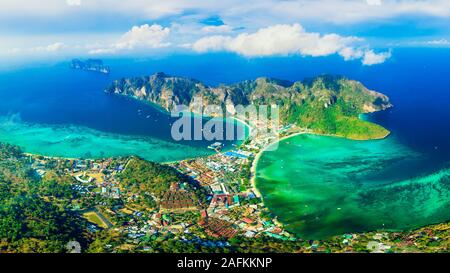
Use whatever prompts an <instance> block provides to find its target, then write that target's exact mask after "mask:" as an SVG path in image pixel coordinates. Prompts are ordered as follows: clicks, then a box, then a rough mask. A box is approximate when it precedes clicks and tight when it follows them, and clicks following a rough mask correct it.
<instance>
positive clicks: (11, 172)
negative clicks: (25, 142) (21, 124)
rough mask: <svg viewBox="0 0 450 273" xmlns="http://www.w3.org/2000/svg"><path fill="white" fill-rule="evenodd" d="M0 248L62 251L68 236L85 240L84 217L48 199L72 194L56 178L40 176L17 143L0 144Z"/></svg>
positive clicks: (1, 249) (69, 189) (70, 238)
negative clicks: (15, 144) (31, 166)
mask: <svg viewBox="0 0 450 273" xmlns="http://www.w3.org/2000/svg"><path fill="white" fill-rule="evenodd" d="M0 155H1V157H0V251H8V252H16V251H17V252H63V251H65V247H66V244H67V243H68V242H69V241H71V240H77V241H78V242H80V243H85V242H86V240H85V238H84V235H83V232H84V230H83V229H84V226H85V223H84V221H83V220H82V219H81V218H80V217H78V216H77V215H76V214H75V213H73V212H72V211H70V210H67V209H66V208H64V207H62V206H58V205H56V204H54V203H52V202H49V201H48V198H49V197H54V198H59V197H63V196H67V197H72V196H73V193H72V190H71V188H70V187H66V186H64V185H60V184H59V182H58V181H59V179H51V178H50V179H48V180H42V183H39V182H41V180H40V179H39V178H38V177H37V176H36V175H35V173H34V171H33V170H31V169H30V168H29V166H28V164H27V158H25V157H23V156H22V154H21V153H20V150H19V149H18V148H17V147H14V146H11V145H6V144H0Z"/></svg>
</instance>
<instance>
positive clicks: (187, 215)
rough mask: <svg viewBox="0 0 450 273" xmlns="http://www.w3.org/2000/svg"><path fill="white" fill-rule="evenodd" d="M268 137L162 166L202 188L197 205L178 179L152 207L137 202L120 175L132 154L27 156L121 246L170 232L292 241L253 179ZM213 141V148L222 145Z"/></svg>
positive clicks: (222, 241) (197, 238)
mask: <svg viewBox="0 0 450 273" xmlns="http://www.w3.org/2000/svg"><path fill="white" fill-rule="evenodd" d="M268 141H270V139H268V138H267V137H264V136H257V137H254V138H252V139H251V140H250V141H246V142H245V143H242V145H240V146H239V147H234V149H231V150H230V149H229V150H225V151H223V152H222V151H220V149H216V150H217V153H214V154H213V155H211V156H207V157H200V158H195V159H189V160H183V161H179V162H174V163H168V165H169V166H171V167H173V168H175V169H176V170H177V171H179V172H180V173H182V174H185V175H187V176H189V177H190V178H191V179H192V180H193V181H195V182H196V183H198V184H199V185H200V186H201V187H202V188H203V189H204V190H205V191H206V192H207V198H206V200H207V204H198V203H196V201H195V198H194V196H193V195H194V193H193V192H192V191H188V190H186V189H185V185H184V184H183V183H172V184H171V185H170V189H169V190H168V191H167V192H165V193H164V195H163V197H162V198H161V199H160V200H158V202H157V203H158V204H157V207H156V208H149V207H146V206H143V205H142V204H141V203H140V202H137V200H140V199H142V196H140V195H142V193H133V192H130V191H127V189H126V188H124V187H123V186H122V185H121V181H120V174H121V173H122V172H123V171H124V170H126V168H127V165H128V163H129V161H130V160H133V157H124V158H115V159H111V158H109V159H62V158H51V157H45V156H36V155H29V157H30V162H32V168H33V169H35V171H36V173H37V174H38V175H39V176H41V177H43V176H45V174H46V173H47V172H48V171H52V172H56V173H58V174H59V175H69V176H70V177H72V178H73V184H72V188H73V190H75V191H76V192H77V193H78V194H79V198H78V199H76V200H73V201H72V208H71V209H73V210H76V211H79V212H80V213H81V214H82V215H83V217H84V218H85V219H87V220H88V221H89V223H90V225H89V227H88V228H89V230H90V231H92V232H96V231H98V230H101V229H112V230H114V231H115V232H118V233H119V234H121V235H122V236H123V237H124V238H127V239H126V240H125V241H126V245H127V246H131V245H134V246H137V245H139V246H143V247H142V249H143V250H144V251H145V249H146V247H145V242H144V241H145V238H148V237H149V236H154V237H161V238H165V237H167V236H173V235H176V236H179V238H180V240H185V241H186V242H198V243H201V244H207V245H215V244H219V245H222V246H226V245H227V240H229V239H231V238H233V237H235V236H244V237H246V238H253V237H258V236H269V237H273V238H276V239H280V240H295V238H294V236H293V235H292V234H289V233H288V232H286V231H285V230H283V228H282V226H281V224H279V223H278V222H277V221H276V219H273V217H272V216H271V215H270V213H269V212H268V210H267V208H265V207H264V204H263V202H262V200H261V196H260V194H259V193H258V192H257V190H255V188H254V186H253V185H252V183H251V170H250V169H251V167H252V163H253V160H254V158H255V156H256V154H257V153H258V152H259V151H260V150H261V149H262V148H263V147H265V146H266V145H268ZM213 145H216V146H217V147H219V146H221V143H215V144H213ZM217 147H216V148H217ZM208 238H212V239H214V240H208ZM218 240H219V241H218Z"/></svg>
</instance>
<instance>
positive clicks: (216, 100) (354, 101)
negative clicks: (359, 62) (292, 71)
mask: <svg viewBox="0 0 450 273" xmlns="http://www.w3.org/2000/svg"><path fill="white" fill-rule="evenodd" d="M106 91H107V92H109V93H115V94H122V95H127V96H133V97H137V98H139V99H141V100H145V101H150V102H153V103H157V104H159V105H161V106H162V107H164V108H166V109H167V110H170V109H171V108H172V107H173V106H175V105H177V104H184V105H188V106H189V107H190V108H191V109H195V107H196V106H198V105H196V104H195V101H194V97H196V96H198V97H201V98H202V100H203V105H204V106H206V105H211V104H214V105H220V106H230V105H234V106H236V105H243V106H248V105H254V106H256V107H258V106H259V105H277V106H278V107H279V110H280V121H281V123H282V124H296V125H298V126H300V127H301V128H307V129H311V130H313V131H314V132H316V133H322V134H331V135H338V136H342V137H347V138H351V139H375V138H382V137H385V136H386V135H388V134H389V131H387V130H386V129H384V128H383V127H381V126H378V125H376V124H373V123H370V122H367V121H363V120H361V119H359V115H360V114H362V113H368V112H373V111H378V110H384V109H386V108H388V107H391V104H390V102H389V99H388V98H387V97H386V96H385V95H383V94H380V93H377V92H374V91H370V90H368V89H367V88H365V87H364V86H363V85H362V84H361V83H359V82H356V81H352V80H348V79H346V78H343V77H336V76H320V77H317V78H312V79H307V80H305V81H303V82H295V83H291V82H288V81H282V80H276V79H269V78H258V79H256V80H249V81H243V82H240V83H237V84H233V85H220V86H218V87H209V86H206V85H204V84H202V83H201V82H199V81H196V80H192V79H187V78H182V77H171V76H168V75H166V74H163V73H158V74H155V75H153V76H150V77H138V78H131V79H122V80H119V81H115V82H114V83H113V84H112V85H111V86H109V87H108V88H107V89H106ZM223 108H224V109H225V108H226V107H223Z"/></svg>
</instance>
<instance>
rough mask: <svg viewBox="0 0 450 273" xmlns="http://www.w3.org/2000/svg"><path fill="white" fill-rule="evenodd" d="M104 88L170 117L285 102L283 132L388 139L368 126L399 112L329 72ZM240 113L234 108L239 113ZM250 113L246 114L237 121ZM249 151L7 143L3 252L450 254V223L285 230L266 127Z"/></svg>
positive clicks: (2, 154) (1, 166)
mask: <svg viewBox="0 0 450 273" xmlns="http://www.w3.org/2000/svg"><path fill="white" fill-rule="evenodd" d="M106 92H108V93H111V94H117V95H124V96H130V97H134V98H137V99H140V100H143V101H147V102H151V103H155V104H158V105H160V106H161V107H163V108H164V109H166V110H167V111H169V110H170V109H171V108H172V107H173V106H174V105H176V104H186V105H189V107H190V108H192V109H194V108H195V107H194V105H192V103H193V102H194V97H195V96H196V95H198V94H201V95H202V98H203V101H202V102H203V104H204V105H208V104H219V105H223V106H228V107H225V108H224V109H228V110H227V111H232V107H230V106H231V105H236V104H242V105H249V104H258V103H259V104H263V103H264V104H277V105H281V109H280V114H281V115H280V118H281V124H280V126H279V128H276V130H277V132H278V133H279V135H280V136H281V137H282V138H283V137H287V136H292V135H295V134H303V133H315V134H326V135H334V136H340V137H346V138H350V139H379V138H384V137H386V136H387V135H388V134H389V131H388V130H386V129H384V128H383V127H381V126H379V125H376V124H373V123H370V122H368V121H364V120H361V119H359V115H360V114H362V113H370V112H373V111H379V110H384V109H386V108H389V107H391V106H392V105H391V103H390V102H389V99H388V98H387V97H386V96H384V95H382V94H380V93H377V92H374V91H370V90H368V89H367V88H365V87H364V86H363V85H362V84H361V83H358V82H356V81H351V80H348V79H345V78H342V77H334V76H321V77H317V78H314V79H311V80H306V81H303V82H296V83H291V82H286V81H280V80H274V79H268V78H259V79H256V80H254V81H244V82H241V83H238V84H233V85H221V86H219V87H209V86H206V85H204V84H202V83H200V82H199V81H196V80H191V79H187V78H181V77H171V76H168V75H165V74H163V73H158V74H155V75H153V76H150V77H140V78H133V79H122V80H118V81H115V82H114V83H113V84H112V85H111V86H109V87H107V89H106ZM230 109H231V110H230ZM238 118H241V117H238ZM248 124H249V126H252V127H255V129H256V133H255V134H253V135H251V136H250V137H249V138H247V139H246V140H245V141H244V142H243V143H241V145H240V146H239V147H236V148H235V149H233V150H230V151H224V152H217V153H216V154H213V155H211V156H207V157H200V158H194V159H186V160H182V161H178V162H171V163H165V164H160V163H154V162H149V161H146V160H143V159H142V158H139V157H137V156H130V157H120V158H99V159H92V158H78V159H67V158H56V157H47V156H41V155H33V154H26V153H23V152H22V151H21V150H20V148H18V147H15V146H11V145H8V144H1V145H0V198H1V200H2V204H1V205H0V219H1V221H0V252H66V251H70V250H68V249H67V243H68V242H71V241H76V242H78V243H80V245H81V248H82V251H83V252H112V253H119V252H215V253H227V252H241V253H242V252H296V253H302V252H445V251H448V243H449V241H450V239H449V236H450V224H449V223H441V224H436V225H431V226H427V227H423V228H419V229H415V230H407V231H387V230H375V231H367V232H363V233H346V234H338V235H336V236H332V237H330V238H325V239H323V240H310V238H300V237H298V236H296V235H295V234H293V233H292V232H290V231H289V230H286V229H285V228H284V226H283V224H282V223H280V222H278V221H277V217H276V215H274V214H273V213H272V212H271V211H270V210H269V209H268V208H267V207H266V206H265V204H264V202H263V200H262V198H261V196H260V194H259V192H258V190H257V189H256V187H255V184H254V167H255V164H256V162H257V161H258V157H259V156H260V155H261V153H262V152H263V151H264V149H265V148H267V147H268V146H269V145H271V144H272V143H274V141H275V142H276V141H278V140H279V139H274V138H272V137H271V135H268V134H267V133H266V132H264V131H259V130H257V129H258V128H257V123H255V122H252V120H248Z"/></svg>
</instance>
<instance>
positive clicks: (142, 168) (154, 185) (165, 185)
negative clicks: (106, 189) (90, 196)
mask: <svg viewBox="0 0 450 273" xmlns="http://www.w3.org/2000/svg"><path fill="white" fill-rule="evenodd" d="M120 180H121V185H122V186H123V187H125V188H127V191H131V192H134V193H140V194H141V195H143V196H144V197H143V198H144V200H142V201H143V202H144V203H145V204H146V205H148V206H150V207H153V208H154V207H156V206H157V200H159V199H160V198H161V197H162V196H163V195H164V193H166V192H167V191H168V190H169V189H170V186H171V184H172V183H181V184H183V186H184V187H185V189H186V190H194V191H195V193H196V196H197V198H198V199H199V200H200V201H201V203H204V201H205V198H206V193H205V191H204V189H203V188H200V187H198V186H197V185H195V184H194V182H193V181H191V180H190V179H189V177H186V176H184V175H182V174H181V173H180V172H178V171H176V170H175V169H174V168H172V167H170V166H165V165H161V164H158V163H154V162H149V161H146V160H143V159H140V158H132V159H131V160H130V161H129V162H128V164H127V166H126V168H125V170H124V171H123V172H122V173H121V174H120ZM155 199H156V200H155Z"/></svg>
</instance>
